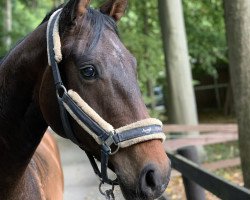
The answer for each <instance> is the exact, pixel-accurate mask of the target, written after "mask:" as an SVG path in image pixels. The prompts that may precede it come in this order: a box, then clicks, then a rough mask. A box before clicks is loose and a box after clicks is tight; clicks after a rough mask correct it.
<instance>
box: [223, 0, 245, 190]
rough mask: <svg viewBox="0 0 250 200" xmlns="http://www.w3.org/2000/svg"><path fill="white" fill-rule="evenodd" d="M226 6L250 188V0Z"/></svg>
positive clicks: (227, 0) (231, 0)
mask: <svg viewBox="0 0 250 200" xmlns="http://www.w3.org/2000/svg"><path fill="white" fill-rule="evenodd" d="M224 8H225V22H226V30H227V41H228V47H229V63H230V72H231V82H232V89H233V96H234V102H235V108H236V109H235V110H236V115H237V119H238V125H239V147H240V156H241V163H242V170H243V176H244V182H245V186H246V187H247V188H250V157H249V153H250V66H249V63H250V24H249V19H250V1H249V0H225V1H224Z"/></svg>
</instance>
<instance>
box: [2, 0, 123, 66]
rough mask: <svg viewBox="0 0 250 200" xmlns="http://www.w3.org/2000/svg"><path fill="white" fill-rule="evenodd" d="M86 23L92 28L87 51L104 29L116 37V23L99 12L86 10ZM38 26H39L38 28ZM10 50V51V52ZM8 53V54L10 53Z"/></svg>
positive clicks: (95, 43) (46, 19)
mask: <svg viewBox="0 0 250 200" xmlns="http://www.w3.org/2000/svg"><path fill="white" fill-rule="evenodd" d="M63 6H64V5H63V4H62V5H60V6H59V7H57V8H54V9H52V10H51V11H50V12H49V13H48V14H47V15H46V16H45V18H44V19H43V20H42V22H41V24H40V25H42V24H44V23H45V22H47V21H48V20H49V18H50V17H51V15H52V14H53V13H54V12H55V11H56V10H58V9H60V8H63ZM86 21H87V22H88V23H89V24H90V27H92V28H93V29H92V30H91V32H90V34H91V35H90V41H89V45H88V49H87V50H88V51H91V49H93V48H94V47H95V46H96V45H97V43H98V41H99V39H100V37H101V34H102V32H103V29H104V28H108V29H110V30H112V31H114V32H115V33H116V34H117V35H118V36H119V34H118V29H117V25H116V22H115V21H114V20H113V19H112V18H111V17H109V16H108V15H105V14H102V13H101V12H100V11H98V10H95V9H93V8H88V12H87V15H86ZM40 25H39V26H40ZM25 38H26V37H24V38H23V39H21V40H19V41H18V42H17V44H16V45H15V46H14V47H13V48H11V50H12V49H14V48H15V47H16V46H17V45H18V44H19V43H20V42H22V41H23V40H24V39H25ZM11 50H10V51H11ZM10 51H9V52H10ZM8 54H9V53H7V54H6V55H5V56H4V57H3V58H2V59H1V60H0V65H1V63H2V62H3V61H4V59H5V58H6V57H7V56H8Z"/></svg>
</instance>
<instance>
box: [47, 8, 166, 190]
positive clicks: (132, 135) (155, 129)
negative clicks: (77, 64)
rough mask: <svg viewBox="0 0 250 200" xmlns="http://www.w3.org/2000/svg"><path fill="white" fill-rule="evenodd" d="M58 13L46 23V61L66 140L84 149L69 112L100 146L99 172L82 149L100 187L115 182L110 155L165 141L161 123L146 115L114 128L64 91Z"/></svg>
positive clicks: (88, 154) (71, 94) (75, 95)
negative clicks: (145, 142)
mask: <svg viewBox="0 0 250 200" xmlns="http://www.w3.org/2000/svg"><path fill="white" fill-rule="evenodd" d="M60 13H61V9H59V10H57V11H56V12H54V13H53V15H52V16H51V17H50V20H49V22H48V26H47V53H48V63H49V66H51V68H52V72H53V78H54V84H55V88H56V95H57V100H58V104H59V108H60V116H61V121H62V124H63V128H64V132H65V134H66V136H67V137H68V139H70V140H71V141H72V142H74V143H75V144H76V145H78V146H79V147H80V148H82V149H83V147H82V144H81V143H80V142H79V140H78V139H77V138H76V135H75V133H74V131H73V129H72V127H71V124H70V122H69V117H68V115H70V116H71V117H72V118H73V119H74V120H75V121H76V122H77V123H78V124H79V125H80V126H81V127H82V128H83V129H84V130H85V131H86V132H87V133H89V134H90V135H91V136H92V137H93V138H94V140H95V141H96V142H97V144H98V145H100V147H101V171H100V170H99V168H98V167H97V164H96V161H95V159H94V156H93V155H92V154H91V153H90V152H88V151H86V150H84V149H83V150H84V151H85V152H86V154H87V156H88V158H89V160H90V163H91V165H92V167H93V169H94V172H95V173H96V175H97V176H99V178H100V181H101V183H100V186H101V185H102V184H104V183H107V184H111V185H117V184H118V182H117V180H110V179H109V178H108V175H107V168H108V159H109V156H110V155H113V154H115V153H116V152H117V151H118V150H119V148H125V147H129V146H131V145H134V144H137V143H141V142H144V141H148V140H155V139H160V140H162V141H164V139H165V134H164V133H163V132H162V122H161V121H160V120H158V119H153V118H149V119H144V120H141V121H138V122H135V123H132V124H129V125H126V126H123V127H121V128H118V129H114V127H113V126H112V125H111V124H109V123H108V122H106V121H105V120H104V119H103V118H102V117H100V116H99V115H98V114H97V113H96V112H95V111H94V110H93V109H92V108H91V107H90V106H89V105H88V104H87V103H86V102H85V101H84V100H83V99H82V98H81V97H80V96H79V95H78V94H77V93H76V92H74V91H73V90H69V91H67V90H66V88H65V86H64V85H63V82H62V79H61V75H60V71H59V67H58V63H60V61H61V60H62V53H61V42H60V36H59V23H58V22H59V18H60ZM111 145H115V146H116V147H117V149H116V151H114V152H112V151H111ZM100 190H101V188H100Z"/></svg>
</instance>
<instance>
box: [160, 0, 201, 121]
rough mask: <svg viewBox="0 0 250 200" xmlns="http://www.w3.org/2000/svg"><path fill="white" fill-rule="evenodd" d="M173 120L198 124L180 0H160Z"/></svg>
mask: <svg viewBox="0 0 250 200" xmlns="http://www.w3.org/2000/svg"><path fill="white" fill-rule="evenodd" d="M159 11H160V21H161V26H162V35H163V42H164V50H165V59H166V72H167V80H168V98H169V99H168V101H169V102H168V110H169V117H170V122H171V123H177V124H190V125H196V124H198V119H197V110H196V101H195V96H194V89H193V84H192V74H191V66H190V63H189V54H188V47H187V39H186V30H185V25H184V18H183V10H182V3H181V0H174V1H173V0H159Z"/></svg>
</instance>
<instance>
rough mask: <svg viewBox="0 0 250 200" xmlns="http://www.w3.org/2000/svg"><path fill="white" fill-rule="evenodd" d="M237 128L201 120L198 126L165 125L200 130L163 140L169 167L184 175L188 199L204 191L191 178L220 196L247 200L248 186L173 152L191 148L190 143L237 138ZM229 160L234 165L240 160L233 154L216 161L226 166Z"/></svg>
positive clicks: (167, 129)
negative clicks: (205, 122) (230, 156)
mask: <svg viewBox="0 0 250 200" xmlns="http://www.w3.org/2000/svg"><path fill="white" fill-rule="evenodd" d="M237 130H238V127H237V125H236V124H202V125H197V126H189V125H164V131H165V133H170V132H171V133H173V132H193V131H197V132H203V134H201V135H194V136H193V135H192V136H187V137H183V136H181V138H178V137H180V136H179V135H176V137H177V138H175V137H174V139H169V140H166V142H165V144H164V145H165V150H166V153H167V155H168V157H169V158H170V160H171V162H172V167H173V168H174V169H176V170H177V171H178V172H180V173H181V174H182V176H183V181H184V180H185V181H186V184H185V181H184V186H185V190H186V195H187V199H199V200H200V199H205V197H204V194H203V192H202V191H201V190H200V189H197V187H196V185H195V184H193V183H192V182H194V183H196V184H198V185H200V186H201V187H203V188H204V189H206V190H208V191H210V192H211V193H213V194H214V195H216V196H217V197H219V198H221V199H223V200H236V199H239V200H250V190H248V189H246V188H244V187H240V186H237V185H235V184H233V183H230V182H228V181H226V180H224V179H222V178H220V177H218V176H216V175H214V174H212V173H211V172H208V171H207V170H205V169H203V168H202V167H200V166H199V165H198V164H196V163H194V162H192V161H191V160H188V159H187V158H185V157H183V156H181V155H179V154H177V153H173V150H174V151H176V152H179V153H180V152H181V151H183V152H185V151H186V150H185V149H192V146H196V145H210V144H217V143H225V142H229V141H235V140H237V139H238V132H237ZM204 133H205V134H204ZM171 137H172V136H171ZM183 155H185V154H183ZM185 156H187V157H189V156H190V155H188V154H186V155H185ZM191 157H192V156H191ZM191 157H190V159H193V158H194V161H195V156H194V157H193V158H191ZM196 161H197V160H196ZM196 161H195V162H196ZM232 161H233V164H234V165H235V164H239V163H240V160H239V158H235V159H231V160H224V161H220V163H219V164H220V166H224V167H226V166H228V165H229V166H230V165H232V163H231V162H232ZM225 162H227V163H225ZM217 164H218V163H217ZM210 165H211V164H210ZM210 167H211V166H210ZM212 167H217V166H212ZM192 191H196V192H197V195H192V196H190V195H189V194H188V193H190V192H191V193H192Z"/></svg>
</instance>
